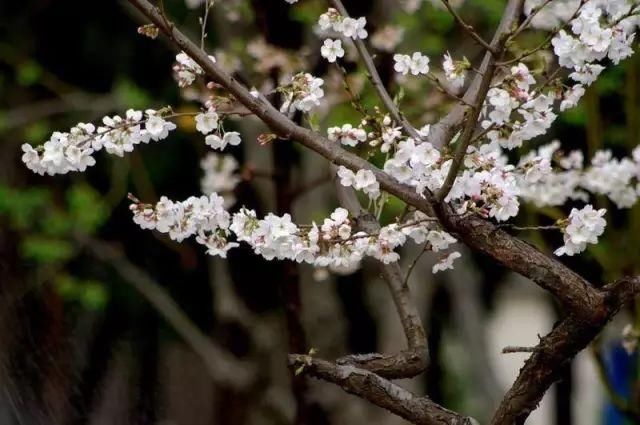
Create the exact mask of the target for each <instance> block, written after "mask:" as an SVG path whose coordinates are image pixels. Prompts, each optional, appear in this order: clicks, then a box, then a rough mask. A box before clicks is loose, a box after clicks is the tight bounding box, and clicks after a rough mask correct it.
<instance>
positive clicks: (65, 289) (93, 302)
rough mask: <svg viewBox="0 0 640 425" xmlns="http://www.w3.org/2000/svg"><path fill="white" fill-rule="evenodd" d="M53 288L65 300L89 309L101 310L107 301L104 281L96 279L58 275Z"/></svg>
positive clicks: (107, 293) (107, 292)
mask: <svg viewBox="0 0 640 425" xmlns="http://www.w3.org/2000/svg"><path fill="white" fill-rule="evenodd" d="M55 288H56V290H57V292H58V294H59V295H60V297H62V299H64V300H65V301H67V302H70V303H76V304H79V305H81V306H82V307H83V308H85V309H87V310H91V311H101V310H103V309H104V308H105V306H106V305H107V302H108V301H109V291H108V290H107V288H106V287H105V285H104V283H102V282H99V281H96V280H83V279H78V278H75V277H73V276H69V275H60V276H58V277H57V278H56V281H55Z"/></svg>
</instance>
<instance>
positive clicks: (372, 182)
mask: <svg viewBox="0 0 640 425" xmlns="http://www.w3.org/2000/svg"><path fill="white" fill-rule="evenodd" d="M338 177H340V184H341V185H343V186H346V187H353V188H354V189H356V190H361V191H363V192H364V193H366V194H367V195H368V196H369V198H371V199H376V198H378V196H380V184H379V183H378V181H377V180H376V176H375V175H374V174H373V172H372V171H370V170H358V172H357V173H354V172H353V171H351V170H350V169H348V168H346V167H343V166H342V165H341V166H340V167H339V168H338Z"/></svg>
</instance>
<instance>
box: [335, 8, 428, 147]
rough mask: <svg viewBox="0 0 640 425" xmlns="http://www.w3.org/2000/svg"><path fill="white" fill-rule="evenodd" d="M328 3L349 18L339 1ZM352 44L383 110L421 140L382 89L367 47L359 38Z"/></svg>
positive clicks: (408, 132)
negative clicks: (385, 109) (383, 107)
mask: <svg viewBox="0 0 640 425" xmlns="http://www.w3.org/2000/svg"><path fill="white" fill-rule="evenodd" d="M329 3H331V5H332V6H333V7H335V8H336V10H337V11H338V12H340V14H341V15H342V16H344V17H348V16H349V13H348V12H347V9H346V8H345V7H344V5H343V4H342V2H341V1H340V0H329ZM353 43H354V44H355V46H356V49H357V50H358V53H359V54H360V58H361V59H362V62H363V64H364V66H365V68H366V69H367V73H368V77H369V81H371V84H372V85H373V88H374V89H375V90H376V93H378V97H379V98H380V100H381V101H382V103H383V104H384V106H385V108H387V111H388V112H389V113H390V114H391V117H392V118H393V119H394V120H395V121H396V122H397V123H398V124H400V126H402V128H403V129H404V131H405V132H406V133H407V134H408V135H409V136H411V137H413V138H414V139H416V140H422V139H423V137H422V136H421V135H420V133H418V130H416V128H415V127H413V126H412V125H411V123H409V121H408V120H407V119H406V118H405V116H404V115H403V114H402V112H400V110H399V109H398V106H397V105H396V104H395V103H394V101H393V99H392V98H391V96H390V95H389V93H388V92H387V89H386V88H385V87H384V84H383V83H382V78H380V74H379V73H378V70H377V69H376V65H375V63H374V62H373V58H372V57H371V54H369V51H368V50H367V46H366V45H365V43H364V41H362V40H360V39H359V38H356V39H354V40H353Z"/></svg>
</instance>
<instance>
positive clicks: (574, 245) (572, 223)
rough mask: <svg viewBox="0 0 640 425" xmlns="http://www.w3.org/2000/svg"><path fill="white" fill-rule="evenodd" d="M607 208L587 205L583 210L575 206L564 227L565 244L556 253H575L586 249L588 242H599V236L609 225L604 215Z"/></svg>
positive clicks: (570, 254)
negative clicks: (595, 208) (596, 208)
mask: <svg viewBox="0 0 640 425" xmlns="http://www.w3.org/2000/svg"><path fill="white" fill-rule="evenodd" d="M606 212H607V210H605V209H604V208H602V209H599V210H594V209H593V207H592V206H591V205H587V206H585V207H584V208H582V209H581V210H578V209H576V208H573V209H572V210H571V214H570V215H569V218H568V223H567V225H566V227H565V228H564V246H561V247H560V248H558V249H557V250H555V252H554V253H555V254H556V255H569V256H572V255H575V254H578V253H580V252H582V251H584V250H585V249H586V247H587V243H591V244H595V243H598V236H600V235H601V234H602V233H603V232H604V228H605V226H606V225H607V222H606V221H605V219H604V218H602V216H604V215H605V213H606Z"/></svg>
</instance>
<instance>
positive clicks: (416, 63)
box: [393, 52, 429, 75]
mask: <svg viewBox="0 0 640 425" xmlns="http://www.w3.org/2000/svg"><path fill="white" fill-rule="evenodd" d="M393 60H394V61H395V65H394V66H393V69H395V70H396V72H398V73H399V74H402V75H407V74H408V73H411V75H420V74H428V73H429V58H428V57H427V56H424V55H423V54H422V53H420V52H414V53H413V54H412V55H411V56H409V55H402V54H395V55H393Z"/></svg>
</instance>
